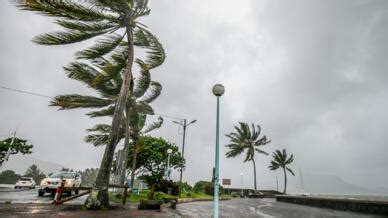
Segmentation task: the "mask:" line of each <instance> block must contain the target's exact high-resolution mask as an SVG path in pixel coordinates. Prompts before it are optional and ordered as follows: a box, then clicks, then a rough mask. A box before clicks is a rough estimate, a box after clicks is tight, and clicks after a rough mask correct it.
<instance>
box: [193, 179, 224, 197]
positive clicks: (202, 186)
mask: <svg viewBox="0 0 388 218" xmlns="http://www.w3.org/2000/svg"><path fill="white" fill-rule="evenodd" d="M193 190H194V191H195V192H196V193H205V194H207V195H214V183H213V182H210V181H198V182H197V183H195V185H194V188H193ZM219 193H220V194H221V193H223V187H222V186H221V185H220V186H219Z"/></svg>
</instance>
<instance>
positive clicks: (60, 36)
mask: <svg viewBox="0 0 388 218" xmlns="http://www.w3.org/2000/svg"><path fill="white" fill-rule="evenodd" d="M106 32H107V31H106V30H105V31H97V32H78V31H73V30H71V31H66V32H65V31H63V32H55V33H46V34H42V35H39V36H37V37H35V38H34V39H33V40H32V41H33V42H35V43H37V44H40V45H64V44H71V43H75V42H81V41H84V40H88V39H91V38H93V37H95V36H99V35H102V34H104V33H106Z"/></svg>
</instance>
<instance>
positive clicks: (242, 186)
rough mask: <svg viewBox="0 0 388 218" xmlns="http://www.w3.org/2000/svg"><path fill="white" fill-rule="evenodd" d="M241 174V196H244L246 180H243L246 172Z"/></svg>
mask: <svg viewBox="0 0 388 218" xmlns="http://www.w3.org/2000/svg"><path fill="white" fill-rule="evenodd" d="M240 176H241V197H243V196H244V180H243V177H244V174H243V173H240Z"/></svg>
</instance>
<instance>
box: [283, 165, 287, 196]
mask: <svg viewBox="0 0 388 218" xmlns="http://www.w3.org/2000/svg"><path fill="white" fill-rule="evenodd" d="M283 173H284V190H283V194H286V191H287V173H286V168H283Z"/></svg>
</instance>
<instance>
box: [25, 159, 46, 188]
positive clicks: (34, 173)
mask: <svg viewBox="0 0 388 218" xmlns="http://www.w3.org/2000/svg"><path fill="white" fill-rule="evenodd" d="M24 176H27V177H32V178H33V179H34V180H35V182H36V184H38V185H39V184H40V181H41V180H42V179H44V178H45V177H46V175H45V174H44V173H43V172H42V171H41V170H40V169H39V168H38V166H36V165H35V164H33V165H31V166H30V167H29V168H28V169H27V171H26V173H25V174H24Z"/></svg>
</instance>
